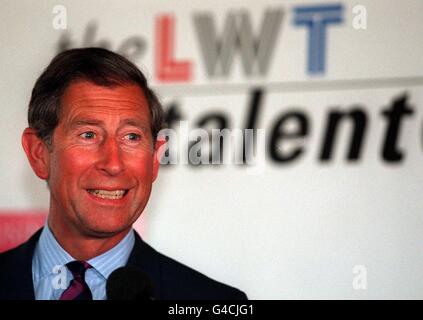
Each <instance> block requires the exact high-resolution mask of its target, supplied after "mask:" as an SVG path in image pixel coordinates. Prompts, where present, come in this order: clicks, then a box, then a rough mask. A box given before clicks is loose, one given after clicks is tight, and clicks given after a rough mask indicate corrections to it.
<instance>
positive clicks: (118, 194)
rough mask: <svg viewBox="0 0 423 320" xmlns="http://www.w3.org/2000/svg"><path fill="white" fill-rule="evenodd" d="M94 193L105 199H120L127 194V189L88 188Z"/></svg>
mask: <svg viewBox="0 0 423 320" xmlns="http://www.w3.org/2000/svg"><path fill="white" fill-rule="evenodd" d="M88 192H89V193H91V194H92V195H94V196H96V197H99V198H103V199H120V198H122V197H123V196H124V195H125V190H113V191H107V190H93V189H91V190H88Z"/></svg>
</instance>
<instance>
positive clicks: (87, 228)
mask: <svg viewBox="0 0 423 320" xmlns="http://www.w3.org/2000/svg"><path fill="white" fill-rule="evenodd" d="M130 229H131V225H129V226H128V225H125V226H104V225H102V226H98V225H94V226H93V225H89V224H84V228H83V230H84V235H85V236H86V237H90V238H98V239H107V238H113V237H117V236H119V235H122V238H123V237H124V236H125V235H126V234H127V233H128V231H129V230H130Z"/></svg>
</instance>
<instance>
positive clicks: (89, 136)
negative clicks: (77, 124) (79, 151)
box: [79, 131, 95, 139]
mask: <svg viewBox="0 0 423 320" xmlns="http://www.w3.org/2000/svg"><path fill="white" fill-rule="evenodd" d="M79 136H80V137H81V138H84V139H94V138H95V133H94V132H92V131H88V132H84V133H81V134H80V135H79Z"/></svg>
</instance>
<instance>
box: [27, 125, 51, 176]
mask: <svg viewBox="0 0 423 320" xmlns="http://www.w3.org/2000/svg"><path fill="white" fill-rule="evenodd" d="M22 146H23V148H24V151H25V153H26V156H27V158H28V160H29V164H30V165H31V167H32V170H34V172H35V174H36V175H37V176H38V177H39V178H41V179H43V180H47V179H48V177H49V167H50V153H49V150H48V147H47V145H46V143H45V142H44V141H43V140H42V139H40V138H39V137H38V136H37V134H36V132H35V130H34V129H32V128H26V129H25V130H24V132H23V134H22Z"/></svg>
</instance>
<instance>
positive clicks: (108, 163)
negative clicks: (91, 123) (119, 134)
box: [98, 138, 124, 176]
mask: <svg viewBox="0 0 423 320" xmlns="http://www.w3.org/2000/svg"><path fill="white" fill-rule="evenodd" d="M99 153H100V161H99V163H98V169H100V170H103V171H104V172H106V173H107V174H109V175H111V176H116V175H118V174H120V173H121V172H122V171H123V170H124V163H123V161H122V150H121V149H120V147H119V143H118V141H116V139H114V138H108V139H106V140H105V141H104V142H103V143H102V145H101V148H100V150H99Z"/></svg>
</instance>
